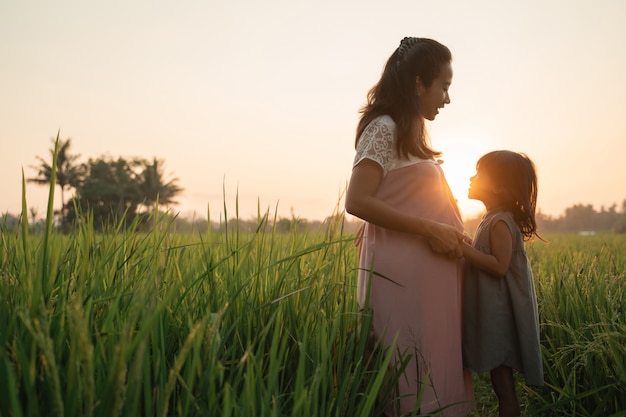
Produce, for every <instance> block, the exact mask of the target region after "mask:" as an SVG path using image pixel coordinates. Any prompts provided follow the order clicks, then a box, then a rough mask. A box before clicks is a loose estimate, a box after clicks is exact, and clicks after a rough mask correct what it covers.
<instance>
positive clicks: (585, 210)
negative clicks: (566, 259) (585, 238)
mask: <svg viewBox="0 0 626 417" xmlns="http://www.w3.org/2000/svg"><path fill="white" fill-rule="evenodd" d="M481 217H482V215H479V216H477V217H475V218H472V219H468V220H466V221H465V227H466V229H467V230H468V231H470V232H474V231H475V230H476V227H477V226H478V223H480V219H481ZM536 220H537V227H538V229H539V234H541V233H583V232H596V233H626V200H624V201H623V202H622V207H621V209H620V210H618V208H617V204H613V205H612V206H610V207H608V208H606V207H601V208H600V210H596V209H594V208H593V206H592V205H591V204H575V205H573V206H571V207H568V208H566V209H565V212H564V213H563V214H562V215H560V216H557V217H553V216H549V215H546V214H544V213H541V211H539V212H538V213H537V216H536Z"/></svg>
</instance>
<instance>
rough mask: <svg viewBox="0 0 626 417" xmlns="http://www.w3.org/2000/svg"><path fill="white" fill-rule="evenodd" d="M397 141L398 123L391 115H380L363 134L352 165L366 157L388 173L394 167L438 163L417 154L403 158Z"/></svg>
mask: <svg viewBox="0 0 626 417" xmlns="http://www.w3.org/2000/svg"><path fill="white" fill-rule="evenodd" d="M396 141H397V134H396V123H395V122H394V121H393V119H392V118H391V117H390V116H387V115H383V116H378V117H377V118H375V119H374V120H372V121H371V122H370V124H369V125H367V127H366V128H365V130H364V131H363V133H362V134H361V137H360V138H359V143H358V144H357V147H356V155H355V157H354V163H353V164H352V167H353V168H354V167H355V166H357V164H358V163H359V162H361V161H362V160H364V159H371V160H372V161H374V162H376V163H378V164H379V165H380V166H381V167H382V168H383V171H384V174H387V172H389V171H393V170H394V169H398V168H403V167H405V166H408V165H413V164H416V163H419V162H431V163H434V164H436V163H438V162H437V161H435V160H434V159H422V158H419V157H417V156H415V155H409V157H408V158H404V157H402V158H401V157H400V156H399V155H398V151H397V149H396Z"/></svg>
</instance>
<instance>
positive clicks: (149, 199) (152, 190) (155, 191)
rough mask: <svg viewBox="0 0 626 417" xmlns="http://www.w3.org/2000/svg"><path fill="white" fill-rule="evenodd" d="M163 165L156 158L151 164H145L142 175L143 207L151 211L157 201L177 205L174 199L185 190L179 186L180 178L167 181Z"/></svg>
mask: <svg viewBox="0 0 626 417" xmlns="http://www.w3.org/2000/svg"><path fill="white" fill-rule="evenodd" d="M163 165H164V164H163V161H162V160H159V159H157V158H156V157H155V158H153V159H152V163H151V164H150V163H148V162H145V167H144V170H143V172H142V173H141V174H140V189H141V191H142V194H143V197H144V199H145V200H144V203H143V205H144V206H145V207H146V208H148V209H149V210H150V211H151V210H153V209H154V206H155V205H156V204H157V201H158V202H159V204H163V205H166V206H167V205H168V204H176V201H175V200H174V198H175V197H176V195H178V194H179V193H180V192H181V191H183V190H184V188H182V187H180V186H179V185H178V184H177V182H178V178H172V179H170V180H169V181H166V179H165V175H164V173H163Z"/></svg>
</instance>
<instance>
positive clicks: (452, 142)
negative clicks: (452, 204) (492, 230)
mask: <svg viewBox="0 0 626 417" xmlns="http://www.w3.org/2000/svg"><path fill="white" fill-rule="evenodd" d="M442 139H443V140H442V141H441V143H444V144H445V150H444V154H443V156H442V157H441V160H442V161H443V163H442V165H441V167H442V168H443V171H444V173H445V175H446V179H447V181H448V184H449V185H450V189H451V190H452V194H453V195H454V198H455V199H456V200H457V202H458V204H459V209H460V210H461V215H462V216H463V218H464V219H468V218H473V217H476V216H477V215H479V214H480V213H482V212H483V211H484V209H485V206H484V205H483V203H482V202H480V201H476V200H471V199H469V198H468V197H467V192H468V189H469V184H470V177H472V176H473V175H474V174H475V173H476V161H478V158H480V157H481V156H482V155H484V154H485V153H487V152H489V151H490V150H491V148H490V145H489V143H488V141H486V140H477V139H475V137H472V136H467V135H464V136H463V137H459V136H456V135H455V136H454V137H451V136H450V137H447V138H445V137H443V138H442Z"/></svg>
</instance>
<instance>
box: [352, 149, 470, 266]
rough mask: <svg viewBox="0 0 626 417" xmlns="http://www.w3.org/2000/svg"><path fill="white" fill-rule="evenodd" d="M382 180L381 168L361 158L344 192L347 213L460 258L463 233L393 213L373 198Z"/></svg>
mask: <svg viewBox="0 0 626 417" xmlns="http://www.w3.org/2000/svg"><path fill="white" fill-rule="evenodd" d="M382 178H383V169H382V167H381V166H380V165H379V164H378V163H376V162H374V161H372V160H370V159H364V160H362V161H361V162H359V163H358V164H357V165H356V166H355V167H354V168H353V169H352V176H351V178H350V184H349V185H348V191H347V193H346V211H347V212H348V213H350V214H352V215H354V216H356V217H359V218H361V219H363V220H365V221H367V222H370V223H373V224H375V225H377V226H380V227H384V228H386V229H393V230H398V231H402V232H407V233H414V234H418V235H421V236H424V237H425V238H426V239H428V242H429V243H430V246H431V248H432V249H433V251H435V252H437V253H442V254H445V255H448V256H457V257H460V256H462V250H461V244H460V242H462V240H463V234H462V233H461V232H459V231H458V230H456V229H455V228H454V227H452V226H450V225H447V224H444V223H439V222H436V221H433V220H429V219H425V218H422V217H415V216H411V215H408V214H406V213H404V212H402V211H399V210H396V209H394V208H393V207H391V206H389V205H388V204H386V203H384V202H383V201H381V200H379V199H377V198H376V197H375V193H376V190H377V189H378V186H379V185H380V183H381V181H382Z"/></svg>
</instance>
